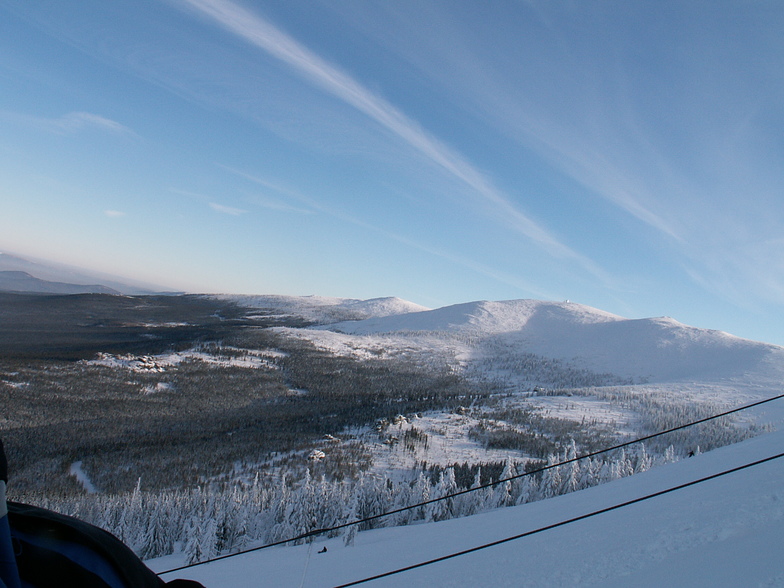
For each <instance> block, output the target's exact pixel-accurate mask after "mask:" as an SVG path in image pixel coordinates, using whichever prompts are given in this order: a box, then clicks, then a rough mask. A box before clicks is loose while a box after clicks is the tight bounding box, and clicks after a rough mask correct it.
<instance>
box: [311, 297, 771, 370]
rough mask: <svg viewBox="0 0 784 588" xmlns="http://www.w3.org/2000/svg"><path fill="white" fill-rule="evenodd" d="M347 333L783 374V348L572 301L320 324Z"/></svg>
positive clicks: (576, 359)
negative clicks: (427, 336)
mask: <svg viewBox="0 0 784 588" xmlns="http://www.w3.org/2000/svg"><path fill="white" fill-rule="evenodd" d="M321 329H328V330H331V331H335V332H339V333H345V334H353V335H363V336H367V335H381V334H391V333H396V334H399V335H402V334H410V335H415V334H417V333H420V334H421V333H431V334H432V333H435V334H438V333H442V334H444V335H465V336H468V337H471V338H473V339H475V340H477V341H478V344H477V348H476V351H475V353H474V357H475V358H479V357H481V356H482V355H483V354H485V355H486V354H488V353H498V350H499V349H503V351H504V353H517V354H523V353H533V354H536V355H540V356H543V357H548V358H553V359H558V360H564V361H568V362H573V363H575V364H576V365H578V366H581V367H584V368H587V369H590V370H593V371H596V372H601V373H604V372H607V373H612V374H616V375H618V376H622V377H631V378H635V379H640V380H644V381H673V380H695V379H709V380H716V379H719V380H727V379H741V378H746V377H747V376H749V375H750V374H754V375H755V376H756V377H761V378H763V379H765V380H768V381H774V380H776V379H778V380H779V381H780V380H781V378H782V376H784V348H782V347H778V346H776V345H771V344H767V343H759V342H755V341H750V340H747V339H741V338H739V337H735V336H733V335H730V334H728V333H724V332H720V331H714V330H709V329H700V328H696V327H690V326H688V325H684V324H681V323H679V322H678V321H676V320H674V319H671V318H669V317H660V318H645V319H626V318H623V317H620V316H618V315H614V314H611V313H607V312H604V311H601V310H598V309H595V308H591V307H589V306H584V305H581V304H575V303H572V302H544V301H538V300H509V301H503V302H487V301H482V302H470V303H465V304H457V305H454V306H447V307H444V308H439V309H436V310H431V311H422V312H415V313H409V314H404V315H396V316H384V317H374V318H370V319H366V320H361V321H346V322H340V323H336V324H333V325H328V326H324V327H321Z"/></svg>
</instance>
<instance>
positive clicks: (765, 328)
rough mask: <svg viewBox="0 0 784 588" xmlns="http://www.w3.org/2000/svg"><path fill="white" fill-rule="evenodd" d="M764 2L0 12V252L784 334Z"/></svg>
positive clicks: (167, 4)
mask: <svg viewBox="0 0 784 588" xmlns="http://www.w3.org/2000/svg"><path fill="white" fill-rule="evenodd" d="M782 30H784V3H781V2H779V1H778V0H771V1H757V2H755V1H744V2H740V1H738V2H721V1H710V2H708V1H706V2H700V1H695V2H680V1H675V2H667V1H656V2H627V1H618V2H612V1H608V2H567V1H556V2H554V1H551V0H550V1H542V2H537V1H535V0H531V1H511V0H509V1H507V0H498V1H495V2H491V3H480V2H461V1H454V0H453V1H448V2H435V1H430V0H415V1H413V0H412V1H407V0H396V1H395V2H388V1H375V0H361V1H360V0H356V1H352V0H342V1H341V2H332V1H319V0H307V1H300V0H287V1H286V2H261V1H250V0H242V1H229V0H134V1H130V0H118V1H116V2H105V1H104V0H79V1H70V0H0V88H1V90H0V131H1V132H0V209H1V211H2V212H0V249H1V250H4V251H7V252H14V253H17V254H20V255H23V256H24V255H27V256H33V257H38V258H44V259H50V260H54V261H59V262H62V263H68V264H71V265H76V266H79V267H84V268H88V269H94V270H99V271H104V272H110V273H114V274H118V275H123V276H128V277H130V278H134V279H137V280H143V281H146V282H152V283H156V284H160V285H163V286H168V287H171V288H176V289H184V290H188V291H196V292H236V293H254V294H267V293H269V294H318V295H324V296H342V297H352V298H371V297H377V296H399V297H402V298H406V299H408V300H412V301H414V302H418V303H420V304H424V305H426V306H430V307H438V306H443V305H447V304H453V303H457V302H466V301H472V300H480V299H492V300H501V299H512V298H543V299H553V300H560V299H571V300H573V301H576V302H581V303H584V304H588V305H591V306H596V307H598V308H601V309H604V310H607V311H611V312H615V313H618V314H621V315H623V316H627V317H632V318H635V317H645V316H661V315H667V316H672V317H674V318H676V319H678V320H680V321H682V322H685V323H688V324H692V325H696V326H701V327H708V328H715V329H721V330H726V331H729V332H732V333H734V334H737V335H741V336H745V337H749V338H754V339H760V340H764V341H770V342H774V343H778V344H784V165H783V164H782V162H784V35H782V34H781V31H782Z"/></svg>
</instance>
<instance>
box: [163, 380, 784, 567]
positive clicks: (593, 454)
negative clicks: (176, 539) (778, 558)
mask: <svg viewBox="0 0 784 588" xmlns="http://www.w3.org/2000/svg"><path fill="white" fill-rule="evenodd" d="M782 398H784V394H779V395H777V396H772V397H770V398H764V399H762V400H758V401H756V402H752V403H750V404H745V405H743V406H740V407H737V408H733V409H730V410H726V411H724V412H720V413H718V414H714V415H711V416H707V417H705V418H701V419H698V420H696V421H691V422H689V423H685V424H682V425H678V426H676V427H672V428H670V429H666V430H664V431H659V432H657V433H651V434H650V435H645V436H643V437H638V438H636V439H632V440H630V441H624V442H623V443H619V444H617V445H613V446H612V447H607V448H605V449H600V450H597V451H593V452H590V453H586V454H584V455H578V456H575V457H573V458H570V459H566V460H564V461H560V462H557V463H553V464H549V465H545V466H542V467H540V468H536V469H534V470H530V471H527V472H523V473H522V474H515V475H514V476H509V477H507V478H501V479H499V480H496V481H495V482H492V481H491V482H488V483H486V484H481V485H479V486H475V487H472V488H467V489H465V490H460V491H458V492H453V493H451V494H446V495H444V496H439V497H438V498H431V499H429V500H425V501H422V502H418V503H417V504H411V505H409V506H403V507H400V508H396V509H392V510H388V511H385V512H383V513H379V514H375V515H370V516H368V517H364V518H362V519H357V520H355V521H350V522H347V523H341V524H340V525H335V526H333V527H327V528H323V529H313V530H311V531H308V532H306V533H302V534H300V535H297V536H295V537H289V538H288V539H281V540H279V541H273V542H272V543H265V544H264V545H260V546H258V547H252V548H250V549H246V550H244V551H238V552H235V553H228V554H226V555H220V556H218V557H214V558H211V559H206V560H204V561H199V562H194V563H191V564H186V565H183V566H179V567H176V568H172V569H170V570H166V571H163V572H158V575H159V576H160V575H164V574H169V573H171V572H178V571H180V570H184V569H188V568H192V567H196V566H200V565H204V564H208V563H212V562H216V561H220V560H222V559H228V558H230V557H235V556H238V555H243V554H246V553H251V552H253V551H260V550H262V549H267V548H269V547H277V546H279V545H285V544H286V543H291V542H292V541H300V540H302V539H309V538H311V537H315V536H317V535H323V534H325V533H329V532H332V531H339V530H341V529H345V528H347V527H351V526H354V525H360V524H362V523H366V522H370V521H374V520H377V519H380V518H383V517H388V516H391V515H394V514H398V513H401V512H405V511H408V510H413V509H416V508H421V507H423V506H428V505H430V504H434V503H436V502H440V501H443V500H448V499H450V498H455V497H457V496H462V495H464V494H469V493H471V492H476V491H479V490H484V489H486V488H492V487H494V486H498V485H499V484H504V483H506V482H510V481H512V480H517V479H519V478H525V477H527V476H533V475H535V474H539V473H541V472H545V471H547V470H550V469H553V468H557V467H561V466H564V465H568V464H570V463H574V462H577V461H580V460H583V459H588V458H592V457H596V456H598V455H602V454H604V453H609V452H611V451H616V450H618V449H623V448H625V447H629V446H631V445H635V444H637V443H643V442H645V441H649V440H651V439H655V438H657V437H661V436H663V435H667V434H669V433H673V432H675V431H680V430H683V429H686V428H688V427H693V426H695V425H700V424H702V423H706V422H708V421H712V420H716V419H719V418H722V417H725V416H728V415H731V414H734V413H738V412H741V411H744V410H749V409H751V408H755V407H757V406H760V405H763V404H767V403H769V402H773V401H774V400H780V399H782Z"/></svg>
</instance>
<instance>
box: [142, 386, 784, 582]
mask: <svg viewBox="0 0 784 588" xmlns="http://www.w3.org/2000/svg"><path fill="white" fill-rule="evenodd" d="M779 402H781V401H779ZM783 446H784V433H782V432H776V433H769V434H767V435H763V436H760V437H757V438H755V439H751V440H749V441H745V442H743V443H739V444H736V445H731V446H727V447H724V448H721V449H717V450H714V451H712V452H710V453H706V454H702V455H698V456H696V457H693V458H688V459H684V460H682V461H680V462H678V463H674V464H669V465H666V466H662V467H659V468H655V469H652V470H649V471H647V472H645V473H642V474H637V475H634V476H631V477H628V478H623V479H621V480H617V481H615V482H611V483H608V484H604V485H602V486H597V487H594V488H590V489H587V490H582V491H580V492H575V493H572V494H567V495H564V496H559V497H557V498H552V499H548V500H543V501H541V502H534V503H530V504H525V505H522V506H517V507H511V508H504V509H499V510H495V511H491V512H487V513H484V514H479V515H474V516H471V517H466V518H462V519H453V520H449V521H444V522H440V523H430V524H426V525H413V526H408V527H396V528H389V529H378V530H374V531H367V532H362V533H359V534H358V535H357V536H356V539H355V542H354V545H353V546H350V547H346V546H344V545H343V540H342V538H336V539H325V538H319V539H317V540H316V542H315V543H314V544H312V545H310V546H308V545H301V546H297V547H275V548H271V549H266V550H262V551H257V552H253V553H248V554H244V555H240V556H238V557H233V558H229V559H225V560H222V561H218V562H215V563H211V564H207V565H203V566H199V567H195V568H191V569H189V570H183V571H179V572H175V573H173V574H170V575H168V576H164V578H165V579H167V580H169V579H172V578H177V577H179V578H192V579H196V580H198V581H200V582H203V583H204V585H205V586H209V587H211V588H219V587H223V586H226V587H228V586H231V587H233V588H244V587H248V588H250V587H256V586H260V585H264V586H279V587H281V588H285V587H289V586H290V587H296V586H300V587H303V586H304V587H322V586H324V587H325V586H338V585H342V584H344V583H348V582H353V581H356V580H360V579H363V578H367V577H371V576H374V575H376V574H381V573H385V572H389V571H392V570H395V569H399V568H403V567H406V566H411V565H415V564H419V563H421V562H425V561H428V560H432V559H435V558H440V557H444V556H447V555H450V554H455V553H458V552H461V551H463V550H470V549H473V548H475V547H478V546H481V545H484V544H488V543H492V542H495V541H499V540H503V539H506V538H508V537H514V536H517V535H520V534H523V533H527V532H529V531H533V530H536V529H541V528H543V527H547V526H550V525H554V524H557V523H560V522H562V521H566V520H568V519H571V518H576V517H582V516H583V515H586V514H589V513H592V512H595V511H599V510H603V509H607V508H609V507H612V506H615V505H618V504H621V503H624V502H627V501H633V500H636V499H638V498H641V497H644V496H648V495H650V494H653V493H657V492H660V491H663V490H667V489H669V488H673V487H676V486H679V485H682V484H687V483H690V482H693V481H695V480H699V479H701V478H705V477H708V476H711V475H714V474H718V473H721V472H724V471H727V470H730V469H733V468H736V467H738V466H743V465H745V464H749V463H752V462H755V461H757V460H762V459H765V458H768V457H772V456H775V455H778V454H780V453H781V451H782V447H783ZM783 478H784V459H775V460H772V461H769V462H766V463H763V464H760V465H758V466H754V467H750V468H748V469H743V470H741V471H737V472H734V473H731V474H728V475H724V476H721V477H718V478H715V479H713V480H709V481H706V482H703V483H700V484H696V485H693V486H689V487H687V488H684V489H681V490H677V491H674V492H671V493H667V494H664V495H661V496H658V497H655V498H651V499H648V500H645V501H642V502H639V503H636V504H633V505H630V506H627V507H622V508H618V509H617V510H612V511H611V512H606V513H604V514H599V515H596V516H593V517H590V518H586V519H584V520H580V521H578V522H575V523H571V524H566V525H563V526H560V527H558V528H553V529H550V530H546V531H543V532H540V533H536V534H534V535H531V536H528V537H523V538H520V539H517V540H514V541H509V542H506V543H503V544H500V545H497V546H495V547H489V548H487V549H483V550H480V551H475V552H473V553H470V554H467V555H463V556H458V557H454V558H452V559H447V560H445V561H442V562H440V563H436V564H433V565H427V566H424V567H420V568H417V569H413V570H410V571H407V572H403V573H401V574H399V575H394V576H390V577H387V578H383V579H379V580H375V581H373V582H372V583H370V584H369V585H372V586H436V587H445V586H453V587H455V586H459V587H463V586H466V587H468V586H471V587H474V586H526V587H559V586H564V587H567V586H568V587H572V586H606V587H621V586H624V587H625V586H635V587H654V586H655V587H658V586H684V587H696V586H726V587H730V586H732V587H735V586H737V587H741V586H743V587H746V586H782V585H784V558H782V557H781V545H782V544H783V543H784V489H782V485H781V480H782V479H783ZM181 561H182V556H177V555H175V556H169V557H165V558H161V559H159V560H155V561H152V562H148V564H149V565H151V567H152V568H153V569H155V570H159V571H162V570H166V569H170V568H173V567H176V566H177V565H181Z"/></svg>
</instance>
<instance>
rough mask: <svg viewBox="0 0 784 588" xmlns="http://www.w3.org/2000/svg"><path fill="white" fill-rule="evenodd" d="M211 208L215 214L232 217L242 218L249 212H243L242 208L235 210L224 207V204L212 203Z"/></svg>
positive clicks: (230, 207)
mask: <svg viewBox="0 0 784 588" xmlns="http://www.w3.org/2000/svg"><path fill="white" fill-rule="evenodd" d="M209 204H210V208H212V209H213V210H214V211H215V212H220V213H222V214H228V215H231V216H241V215H243V214H245V213H246V212H248V211H247V210H242V209H241V208H234V207H232V206H224V205H223V204H218V203H217V202H210V203H209Z"/></svg>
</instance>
